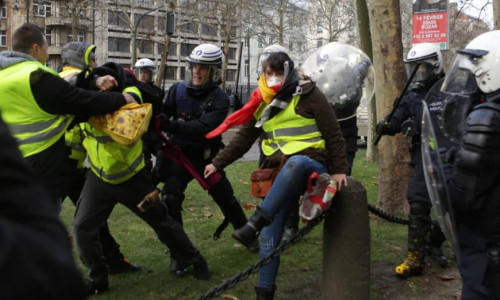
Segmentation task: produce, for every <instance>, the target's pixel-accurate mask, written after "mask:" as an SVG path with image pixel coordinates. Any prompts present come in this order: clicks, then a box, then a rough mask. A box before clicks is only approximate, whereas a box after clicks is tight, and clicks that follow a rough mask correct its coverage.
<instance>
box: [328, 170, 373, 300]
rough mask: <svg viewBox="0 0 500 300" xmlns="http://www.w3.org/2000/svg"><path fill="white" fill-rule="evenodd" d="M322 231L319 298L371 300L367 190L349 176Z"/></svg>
mask: <svg viewBox="0 0 500 300" xmlns="http://www.w3.org/2000/svg"><path fill="white" fill-rule="evenodd" d="M331 209H332V212H331V213H330V214H329V215H328V216H327V217H326V218H325V223H324V228H323V284H322V291H321V295H322V296H321V299H324V300H327V299H328V300H331V299H342V300H345V299H353V300H354V299H355V300H364V299H366V300H369V299H370V224H369V220H368V206H367V199H366V189H365V188H364V187H363V185H362V184H361V183H360V182H359V181H358V180H356V179H354V178H352V177H348V185H347V186H346V187H342V191H341V192H340V193H338V194H337V195H335V198H333V202H332V208H331Z"/></svg>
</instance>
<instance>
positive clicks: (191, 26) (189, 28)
mask: <svg viewBox="0 0 500 300" xmlns="http://www.w3.org/2000/svg"><path fill="white" fill-rule="evenodd" d="M197 29H198V24H195V23H185V24H182V25H181V28H180V30H181V31H182V32H186V33H197V32H198V30H197Z"/></svg>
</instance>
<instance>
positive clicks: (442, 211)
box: [422, 101, 460, 259]
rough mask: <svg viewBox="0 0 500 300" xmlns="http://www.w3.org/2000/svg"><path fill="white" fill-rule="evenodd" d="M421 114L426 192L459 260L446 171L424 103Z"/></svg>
mask: <svg viewBox="0 0 500 300" xmlns="http://www.w3.org/2000/svg"><path fill="white" fill-rule="evenodd" d="M422 106H423V112H422V160H423V167H424V174H425V183H426V185H427V191H428V192H429V196H430V198H431V202H432V205H433V207H434V210H435V212H436V215H437V219H438V222H439V225H441V229H442V231H443V233H444V235H445V236H446V239H447V240H448V241H449V242H450V243H451V245H452V248H453V251H454V252H455V254H456V257H457V259H459V257H460V255H459V247H458V238H457V232H456V229H455V219H454V216H453V207H452V206H451V201H450V198H449V196H448V195H449V194H448V190H447V185H446V171H445V169H444V168H443V162H442V161H441V153H440V151H439V145H438V141H437V139H436V135H435V133H434V127H433V123H432V118H431V113H430V111H429V107H428V105H427V103H426V102H425V101H423V105H422Z"/></svg>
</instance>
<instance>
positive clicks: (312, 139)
mask: <svg viewBox="0 0 500 300" xmlns="http://www.w3.org/2000/svg"><path fill="white" fill-rule="evenodd" d="M299 100H300V95H296V96H294V97H293V98H292V101H291V102H290V104H288V106H287V107H286V108H285V109H284V110H282V111H280V112H279V113H278V114H277V115H276V116H274V117H273V118H271V119H270V120H267V121H266V122H264V124H262V129H263V130H264V132H265V133H266V137H267V138H266V139H263V140H262V145H261V146H262V152H263V153H264V154H265V155H266V156H269V155H272V154H273V153H274V152H276V151H278V149H279V150H281V152H283V153H284V154H286V155H292V154H295V153H298V152H300V151H302V150H305V149H307V148H322V149H324V148H325V140H324V139H323V136H322V135H321V132H320V131H319V129H318V126H317V125H316V120H315V119H308V118H304V117H302V116H300V115H297V114H296V113H295V107H296V106H297V103H299ZM261 106H262V107H259V108H258V109H257V111H256V118H257V119H260V117H261V116H262V112H263V105H262V104H261Z"/></svg>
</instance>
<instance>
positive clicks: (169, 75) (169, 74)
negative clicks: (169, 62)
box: [165, 66, 177, 80]
mask: <svg viewBox="0 0 500 300" xmlns="http://www.w3.org/2000/svg"><path fill="white" fill-rule="evenodd" d="M165 79H172V80H177V67H172V66H167V68H166V69H165Z"/></svg>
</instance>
